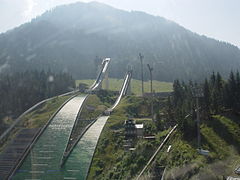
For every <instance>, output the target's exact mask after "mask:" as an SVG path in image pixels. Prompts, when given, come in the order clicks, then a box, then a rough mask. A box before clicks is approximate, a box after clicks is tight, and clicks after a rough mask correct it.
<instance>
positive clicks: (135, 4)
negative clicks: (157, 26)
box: [0, 0, 240, 47]
mask: <svg viewBox="0 0 240 180" xmlns="http://www.w3.org/2000/svg"><path fill="white" fill-rule="evenodd" d="M76 1H77V0H0V32H5V31H6V30H8V29H11V28H13V27H16V26H18V25H20V24H22V23H24V22H27V21H29V20H31V18H33V17H35V16H37V15H40V14H42V13H43V12H44V11H46V10H48V9H51V8H53V7H55V6H56V5H60V4H67V3H72V2H76ZM98 1H99V2H103V3H106V4H109V5H111V6H113V7H116V8H119V9H125V10H140V11H144V12H147V13H149V14H153V15H159V16H162V17H165V18H167V19H170V20H173V21H175V22H177V23H178V24H180V25H182V26H184V27H185V28H187V29H189V30H191V31H193V32H197V33H199V34H204V35H206V36H208V37H213V38H215V39H218V40H223V41H227V42H230V43H232V44H234V45H237V46H238V47H240V0H98ZM82 2H89V0H82Z"/></svg>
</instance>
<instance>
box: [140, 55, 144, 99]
mask: <svg viewBox="0 0 240 180" xmlns="http://www.w3.org/2000/svg"><path fill="white" fill-rule="evenodd" d="M143 58H144V56H143V55H142V54H141V53H139V59H140V62H141V78H142V96H143V94H144V87H143Z"/></svg>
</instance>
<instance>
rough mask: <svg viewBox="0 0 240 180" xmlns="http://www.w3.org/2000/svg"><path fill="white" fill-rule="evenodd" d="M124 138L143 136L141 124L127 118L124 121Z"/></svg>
mask: <svg viewBox="0 0 240 180" xmlns="http://www.w3.org/2000/svg"><path fill="white" fill-rule="evenodd" d="M124 127H125V138H126V139H128V138H134V137H143V124H136V123H135V121H134V120H133V119H128V120H126V121H125V123H124Z"/></svg>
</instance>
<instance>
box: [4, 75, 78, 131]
mask: <svg viewBox="0 0 240 180" xmlns="http://www.w3.org/2000/svg"><path fill="white" fill-rule="evenodd" d="M74 87H75V81H74V79H73V78H72V76H71V75H70V74H67V73H53V72H51V71H47V72H46V71H41V72H39V71H25V72H17V73H11V74H4V75H1V76H0V99H1V100H0V127H2V128H3V127H4V123H3V118H4V117H7V116H9V117H11V118H16V117H17V116H19V115H20V114H21V113H23V112H24V111H26V110H27V109H28V108H30V107H31V106H33V105H34V104H36V103H37V102H39V101H41V100H43V99H46V98H49V97H52V96H56V95H59V94H62V93H65V92H68V91H70V90H71V89H72V88H74ZM0 129H1V128H0Z"/></svg>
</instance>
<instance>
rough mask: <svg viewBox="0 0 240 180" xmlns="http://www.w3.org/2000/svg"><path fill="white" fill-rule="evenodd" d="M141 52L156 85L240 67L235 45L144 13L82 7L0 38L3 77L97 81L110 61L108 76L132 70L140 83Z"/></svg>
mask: <svg viewBox="0 0 240 180" xmlns="http://www.w3.org/2000/svg"><path fill="white" fill-rule="evenodd" d="M139 52H141V53H142V54H143V55H144V63H145V64H147V63H149V64H151V65H153V67H154V72H153V76H154V79H157V80H164V81H173V80H174V79H176V78H178V79H199V78H203V77H206V76H207V75H209V74H210V73H212V71H213V70H214V71H217V72H220V73H221V74H222V75H223V77H226V76H227V74H228V72H229V71H231V70H236V69H237V68H239V67H240V50H239V49H238V48H237V47H235V46H233V45H231V44H228V43H225V42H220V41H217V40H214V39H210V38H207V37H205V36H200V35H198V34H196V33H193V32H191V31H189V30H186V29H185V28H183V27H181V26H179V25H178V24H176V23H174V22H172V21H168V20H166V19H164V18H161V17H158V16H152V15H149V14H146V13H144V12H136V11H132V12H127V11H123V10H119V9H115V8H112V7H110V6H107V5H105V4H101V3H97V2H91V3H80V2H78V3H75V4H71V5H64V6H59V7H56V8H55V9H53V10H51V11H47V12H45V13H44V14H43V15H41V16H39V17H37V18H35V19H33V20H32V21H31V22H30V23H27V24H24V25H21V26H20V27H18V28H15V29H13V30H11V31H8V32H7V33H4V34H1V35H0V72H2V73H3V72H6V71H22V70H26V69H40V70H41V69H52V70H53V71H63V72H71V73H72V74H73V76H74V77H75V78H79V79H84V78H94V77H95V76H96V71H95V67H94V59H95V58H96V56H98V57H111V58H112V62H111V67H110V76H112V77H117V78H122V77H123V74H124V73H125V71H126V67H127V66H128V65H132V66H133V68H134V77H135V78H140V75H139V73H140V71H139V69H140V67H139V66H140V62H139V59H138V54H139ZM145 68H146V69H145V70H146V72H145V73H147V74H146V75H145V78H148V72H147V67H146V66H145Z"/></svg>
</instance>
